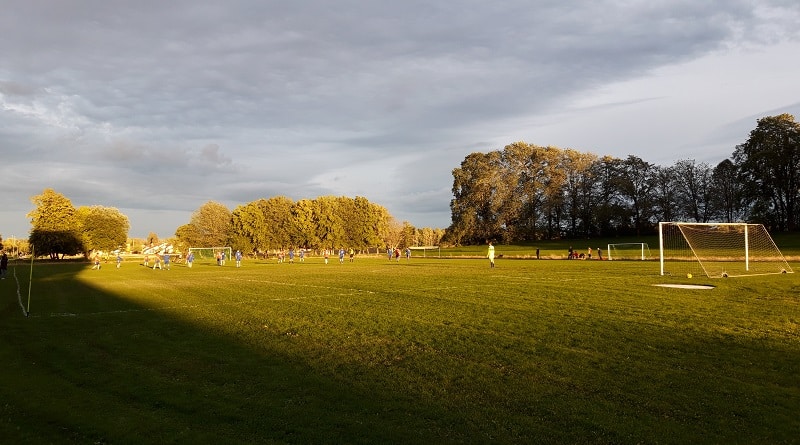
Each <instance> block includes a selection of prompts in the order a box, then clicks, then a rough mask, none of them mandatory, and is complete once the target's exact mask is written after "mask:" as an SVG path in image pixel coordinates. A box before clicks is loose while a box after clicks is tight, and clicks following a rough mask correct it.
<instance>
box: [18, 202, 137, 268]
mask: <svg viewBox="0 0 800 445" xmlns="http://www.w3.org/2000/svg"><path fill="white" fill-rule="evenodd" d="M31 201H33V204H34V205H35V208H34V209H33V210H32V211H31V212H30V213H28V215H27V216H28V217H29V218H30V219H31V225H32V226H33V228H32V229H31V234H30V237H29V238H28V242H29V244H30V246H31V248H32V250H33V251H34V252H35V254H36V255H37V256H41V255H48V256H50V257H51V258H58V257H59V255H76V254H79V253H83V254H84V255H86V256H88V255H89V254H90V253H91V252H92V251H97V250H104V251H109V250H114V249H118V248H120V247H122V246H124V245H125V243H126V241H127V238H128V229H129V223H128V217H127V216H125V215H123V214H122V213H120V211H119V210H117V209H115V208H113V207H103V206H99V205H98V206H89V207H78V208H75V207H74V206H73V205H72V202H71V201H70V200H69V199H68V198H67V197H65V196H64V195H62V194H60V193H57V192H56V191H54V190H52V189H45V190H44V192H43V193H42V194H41V195H37V196H34V197H32V198H31Z"/></svg>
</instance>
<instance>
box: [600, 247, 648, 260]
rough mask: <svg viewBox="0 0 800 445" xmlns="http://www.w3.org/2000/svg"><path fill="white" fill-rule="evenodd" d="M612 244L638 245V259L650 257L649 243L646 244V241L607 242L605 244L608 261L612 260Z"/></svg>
mask: <svg viewBox="0 0 800 445" xmlns="http://www.w3.org/2000/svg"><path fill="white" fill-rule="evenodd" d="M612 246H613V247H616V246H638V247H639V249H638V250H639V258H638V259H639V260H641V261H644V260H647V259H650V245H649V244H647V243H609V244H608V245H607V246H606V257H607V258H608V260H609V261H612V260H614V257H613V256H614V254H613V251H612ZM617 250H619V249H617ZM628 250H629V251H632V250H633V249H628Z"/></svg>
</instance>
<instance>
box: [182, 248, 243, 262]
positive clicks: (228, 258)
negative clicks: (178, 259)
mask: <svg viewBox="0 0 800 445" xmlns="http://www.w3.org/2000/svg"><path fill="white" fill-rule="evenodd" d="M200 251H211V252H210V253H211V255H210V256H205V255H203V256H202V257H200V258H198V256H197V252H200ZM220 251H223V252H225V260H226V261H231V260H233V249H232V248H230V247H229V246H224V247H190V248H189V250H187V251H186V256H187V257H188V256H189V254H190V253H192V252H195V257H194V261H195V262H204V261H206V260H208V262H209V263H213V262H215V261H216V259H215V258H214V255H215V254H216V253H217V252H220Z"/></svg>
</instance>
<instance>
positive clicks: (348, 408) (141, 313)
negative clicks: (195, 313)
mask: <svg viewBox="0 0 800 445" xmlns="http://www.w3.org/2000/svg"><path fill="white" fill-rule="evenodd" d="M85 267H86V266H82V265H47V266H37V267H36V268H35V273H36V275H37V276H36V277H34V278H35V279H37V278H38V279H39V281H38V282H36V286H37V289H36V293H37V294H38V295H41V296H43V297H37V298H38V299H39V300H41V299H45V298H46V299H47V300H48V302H47V303H43V302H41V301H35V302H34V305H33V307H32V313H31V316H30V317H28V318H25V317H23V316H22V315H21V312H20V309H19V305H18V303H17V295H16V287H15V286H11V284H12V283H14V280H13V277H12V279H11V280H5V282H3V284H8V286H3V287H2V293H1V294H2V296H3V298H2V312H1V313H0V317H2V324H3V341H2V345H0V352H1V353H0V357H2V359H1V360H2V366H0V380H2V382H3V384H2V386H0V388H2V390H0V394H1V396H0V399H2V401H3V402H2V408H1V409H0V410H1V411H0V414H2V419H1V420H0V436H1V437H3V439H2V440H3V441H4V442H5V443H48V442H49V443H64V442H75V443H434V442H439V443H441V442H451V441H456V442H460V441H469V438H470V437H471V435H472V434H477V433H478V431H470V428H468V427H465V426H463V425H456V424H454V423H455V422H456V420H454V419H452V418H451V415H450V414H449V413H448V412H446V411H443V408H442V407H437V406H420V404H419V402H418V401H417V400H414V399H413V398H412V395H410V394H406V393H403V392H402V391H399V390H398V389H396V388H391V389H390V388H381V387H375V386H374V385H372V384H371V383H370V381H371V379H370V377H369V376H368V375H366V374H368V373H369V372H372V371H368V370H358V371H356V372H347V373H346V374H362V375H364V381H363V382H347V381H342V380H339V379H337V378H336V377H335V376H331V375H328V376H326V375H324V373H321V372H318V371H317V370H315V369H313V368H312V367H311V365H310V364H309V363H307V362H306V361H305V360H304V358H303V357H301V356H297V355H291V354H288V353H287V352H286V351H290V350H291V345H288V346H287V345H286V343H291V342H292V341H293V339H292V338H291V333H289V334H280V335H278V334H275V333H269V332H266V333H264V340H265V342H264V344H263V345H248V344H243V343H242V342H240V341H237V340H236V339H235V338H232V337H231V336H230V335H227V334H226V333H222V332H215V330H214V328H213V327H209V326H204V325H201V324H194V323H192V322H190V321H187V320H186V319H183V318H181V317H177V316H175V314H171V313H170V311H169V310H161V309H154V308H149V307H143V306H136V305H132V304H131V303H130V301H129V300H125V299H123V300H118V299H117V296H115V295H112V294H109V293H107V292H105V291H103V290H101V289H98V288H96V287H93V286H91V285H89V284H87V282H85V281H83V280H76V279H74V278H73V277H74V276H75V274H76V273H77V272H78V271H79V270H81V269H83V268H85ZM25 273H27V271H26V272H25ZM154 273H159V272H158V271H155V272H154ZM164 273H167V272H164ZM19 278H20V281H21V285H22V287H23V289H24V288H25V287H26V286H27V283H22V281H25V282H27V277H25V279H24V280H23V279H22V277H19ZM12 287H14V288H13V290H12ZM64 300H70V302H69V303H68V305H69V306H71V307H72V311H68V310H66V309H64V308H61V307H60V306H59V303H58V301H64ZM37 305H38V307H37ZM45 305H46V306H47V309H46V310H47V312H44V313H43V312H42V310H43V309H44V308H43V306H45ZM75 308H79V310H78V311H76V310H75ZM273 346H274V347H273ZM449 418H450V419H451V420H449V421H448V419H449Z"/></svg>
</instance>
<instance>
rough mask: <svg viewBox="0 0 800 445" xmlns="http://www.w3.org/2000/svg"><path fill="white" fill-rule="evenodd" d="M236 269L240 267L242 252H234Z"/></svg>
mask: <svg viewBox="0 0 800 445" xmlns="http://www.w3.org/2000/svg"><path fill="white" fill-rule="evenodd" d="M236 267H242V251H241V250H237V251H236Z"/></svg>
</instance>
